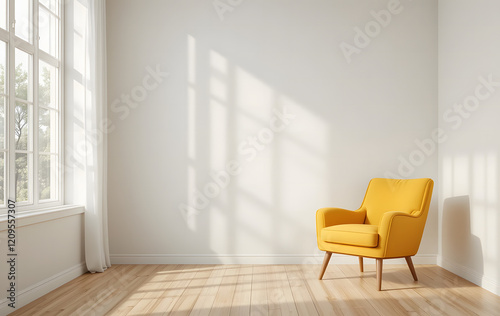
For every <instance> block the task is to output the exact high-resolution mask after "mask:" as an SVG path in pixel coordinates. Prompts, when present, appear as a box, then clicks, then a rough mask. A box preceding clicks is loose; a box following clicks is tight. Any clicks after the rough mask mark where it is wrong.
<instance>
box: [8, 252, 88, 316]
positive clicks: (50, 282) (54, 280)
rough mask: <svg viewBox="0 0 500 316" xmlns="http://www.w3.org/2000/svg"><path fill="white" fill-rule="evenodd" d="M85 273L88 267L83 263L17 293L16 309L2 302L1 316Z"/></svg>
mask: <svg viewBox="0 0 500 316" xmlns="http://www.w3.org/2000/svg"><path fill="white" fill-rule="evenodd" d="M85 272H87V267H86V265H85V263H83V262H82V263H80V264H78V265H76V266H74V267H72V268H69V269H67V270H65V271H62V272H60V273H58V274H55V275H53V276H51V277H50V278H47V279H45V280H43V281H41V282H38V283H37V284H34V285H32V286H30V287H28V288H26V289H24V290H21V291H19V292H17V297H16V305H15V306H16V308H15V309H13V308H12V307H9V306H8V304H9V303H10V301H8V300H7V299H3V300H1V301H0V315H7V314H9V313H12V312H14V311H15V310H17V309H19V308H21V307H23V306H24V305H27V304H29V303H31V302H33V301H34V300H36V299H38V298H40V297H42V296H43V295H45V294H47V293H49V292H50V291H53V290H55V289H56V288H58V287H60V286H61V285H63V284H65V283H68V282H69V281H71V280H73V279H74V278H77V277H79V276H80V275H82V274H84V273H85Z"/></svg>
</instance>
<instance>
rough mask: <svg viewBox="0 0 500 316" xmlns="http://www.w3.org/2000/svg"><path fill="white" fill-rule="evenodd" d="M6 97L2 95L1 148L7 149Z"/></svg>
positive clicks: (0, 110) (0, 112)
mask: <svg viewBox="0 0 500 316" xmlns="http://www.w3.org/2000/svg"><path fill="white" fill-rule="evenodd" d="M5 108H6V107H5V98H4V97H0V150H1V149H5Z"/></svg>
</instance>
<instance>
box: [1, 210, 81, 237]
mask: <svg viewBox="0 0 500 316" xmlns="http://www.w3.org/2000/svg"><path fill="white" fill-rule="evenodd" d="M84 212H85V208H84V207H83V206H81V205H62V206H57V207H51V208H47V209H41V210H38V211H30V212H23V213H20V214H16V228H19V227H23V226H28V225H34V224H39V223H43V222H47V221H53V220H57V219H60V218H64V217H68V216H73V215H77V214H83V213H84ZM7 221H8V217H7V215H6V214H3V215H0V231H3V230H6V229H7Z"/></svg>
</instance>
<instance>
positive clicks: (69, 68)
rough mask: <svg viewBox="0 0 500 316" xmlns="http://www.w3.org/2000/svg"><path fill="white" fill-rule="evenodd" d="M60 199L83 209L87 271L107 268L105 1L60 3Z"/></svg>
mask: <svg viewBox="0 0 500 316" xmlns="http://www.w3.org/2000/svg"><path fill="white" fill-rule="evenodd" d="M65 3H66V10H65V11H66V22H65V41H66V42H65V57H66V58H65V59H66V62H65V74H66V76H65V100H66V104H65V135H66V138H65V145H66V150H65V152H66V155H65V170H66V173H65V183H66V191H65V199H66V203H67V204H79V205H84V206H85V260H86V263H87V268H88V270H89V271H90V272H103V271H104V270H106V269H107V268H108V267H110V266H111V262H110V259H109V247H108V219H107V181H106V175H107V170H106V169H107V150H106V149H107V138H106V131H105V130H103V128H102V127H103V126H104V125H105V124H104V123H105V122H106V117H107V113H106V112H107V111H106V104H107V91H106V90H107V89H106V81H107V79H106V2H105V0H69V1H66V2H65Z"/></svg>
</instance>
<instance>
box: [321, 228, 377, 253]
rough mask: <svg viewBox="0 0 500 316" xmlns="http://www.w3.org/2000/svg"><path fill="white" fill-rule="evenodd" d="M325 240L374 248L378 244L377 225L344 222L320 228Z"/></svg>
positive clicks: (322, 237)
mask: <svg viewBox="0 0 500 316" xmlns="http://www.w3.org/2000/svg"><path fill="white" fill-rule="evenodd" d="M321 239H322V240H323V241H325V242H330V243H336V244H344V245H352V246H359V247H369V248H374V247H377V245H378V226H377V225H367V224H344V225H334V226H329V227H325V228H323V229H322V230H321Z"/></svg>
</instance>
